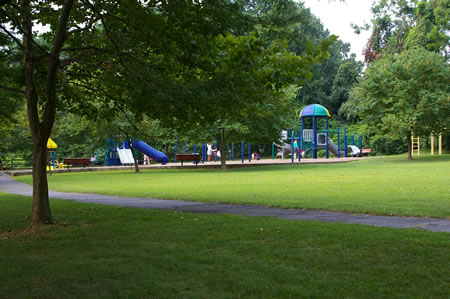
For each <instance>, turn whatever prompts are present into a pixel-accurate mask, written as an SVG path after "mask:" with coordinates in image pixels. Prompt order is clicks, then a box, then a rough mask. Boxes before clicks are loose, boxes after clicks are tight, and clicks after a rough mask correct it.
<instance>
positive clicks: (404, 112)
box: [348, 48, 450, 159]
mask: <svg viewBox="0 0 450 299" xmlns="http://www.w3.org/2000/svg"><path fill="white" fill-rule="evenodd" d="M449 78H450V68H449V65H448V64H447V63H446V62H445V58H444V57H442V56H441V55H440V54H439V53H435V52H430V51H427V50H425V49H423V48H421V49H413V50H407V51H404V52H402V53H400V54H398V55H390V56H386V57H384V58H383V59H380V60H378V61H375V62H373V63H372V64H371V66H370V68H368V69H367V71H366V72H365V74H364V78H363V80H362V82H361V83H360V84H359V85H358V86H357V87H355V89H354V90H353V92H352V96H351V100H349V103H348V106H352V107H353V113H355V114H357V115H359V117H360V118H361V120H362V122H364V123H367V124H368V125H369V126H372V127H373V128H376V130H378V131H379V132H380V133H381V134H384V135H386V136H388V137H389V138H398V137H399V136H404V137H406V138H407V141H408V158H409V159H412V155H411V134H412V133H413V132H414V134H415V135H418V136H420V135H428V134H430V133H431V132H435V133H436V134H439V133H440V132H443V130H445V128H448V127H449V125H450V124H449V118H448V115H449V113H450V99H449V96H448V95H449V86H450V84H449V83H450V79H449Z"/></svg>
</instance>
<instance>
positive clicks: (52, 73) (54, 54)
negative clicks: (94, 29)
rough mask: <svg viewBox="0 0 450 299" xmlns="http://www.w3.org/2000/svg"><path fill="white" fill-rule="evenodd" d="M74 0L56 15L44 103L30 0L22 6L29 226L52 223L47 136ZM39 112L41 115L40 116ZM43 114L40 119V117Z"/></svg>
mask: <svg viewBox="0 0 450 299" xmlns="http://www.w3.org/2000/svg"><path fill="white" fill-rule="evenodd" d="M72 5H73V0H65V1H64V3H63V5H62V8H61V13H60V15H59V24H58V28H57V30H56V34H55V38H54V41H53V46H52V49H51V51H50V53H49V57H48V64H47V70H46V71H47V74H46V78H45V89H44V94H43V96H42V100H43V102H44V104H43V105H42V106H40V105H39V94H38V89H37V87H36V86H37V85H39V84H37V83H36V79H35V76H34V73H35V64H34V57H33V55H34V51H33V32H32V29H33V20H32V13H31V5H30V1H29V0H24V1H22V9H23V32H24V34H23V52H24V59H23V64H24V78H25V85H26V89H25V95H26V98H27V111H28V121H29V124H30V131H31V136H32V140H33V204H32V219H31V226H37V225H40V224H49V223H53V217H52V213H51V211H50V203H49V199H48V184H47V173H46V166H47V140H48V138H49V137H50V133H51V131H52V127H53V124H54V122H55V115H56V85H57V71H58V67H59V64H60V63H59V55H60V53H61V48H62V46H63V45H64V41H65V39H66V32H67V22H68V19H69V15H70V11H71V9H72ZM40 115H41V116H40ZM41 117H42V121H41Z"/></svg>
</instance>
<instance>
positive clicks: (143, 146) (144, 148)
mask: <svg viewBox="0 0 450 299" xmlns="http://www.w3.org/2000/svg"><path fill="white" fill-rule="evenodd" d="M131 146H132V147H133V148H135V149H137V150H138V151H140V152H143V153H144V154H146V155H147V156H149V157H150V158H152V159H153V160H155V161H158V162H160V163H161V164H162V165H165V164H166V163H169V158H167V156H166V155H165V154H164V153H162V152H160V151H157V150H155V149H154V148H153V147H151V146H150V145H148V144H147V143H145V142H144V141H141V140H135V141H133V142H132V143H131Z"/></svg>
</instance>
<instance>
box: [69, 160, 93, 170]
mask: <svg viewBox="0 0 450 299" xmlns="http://www.w3.org/2000/svg"><path fill="white" fill-rule="evenodd" d="M89 163H91V159H90V158H64V164H66V165H67V169H68V170H69V169H70V168H69V166H70V165H83V168H85V167H86V165H89Z"/></svg>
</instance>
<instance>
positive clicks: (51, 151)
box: [47, 138, 58, 171]
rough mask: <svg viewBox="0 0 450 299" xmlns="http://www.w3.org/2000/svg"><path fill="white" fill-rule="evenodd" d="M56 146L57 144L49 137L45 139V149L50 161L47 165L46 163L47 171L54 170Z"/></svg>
mask: <svg viewBox="0 0 450 299" xmlns="http://www.w3.org/2000/svg"><path fill="white" fill-rule="evenodd" d="M57 148H58V145H57V144H56V143H55V142H54V141H53V140H52V139H51V138H49V139H48V140H47V150H48V152H49V154H50V162H49V165H47V171H49V170H50V171H51V170H55V167H56V161H55V151H56V149H57Z"/></svg>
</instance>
